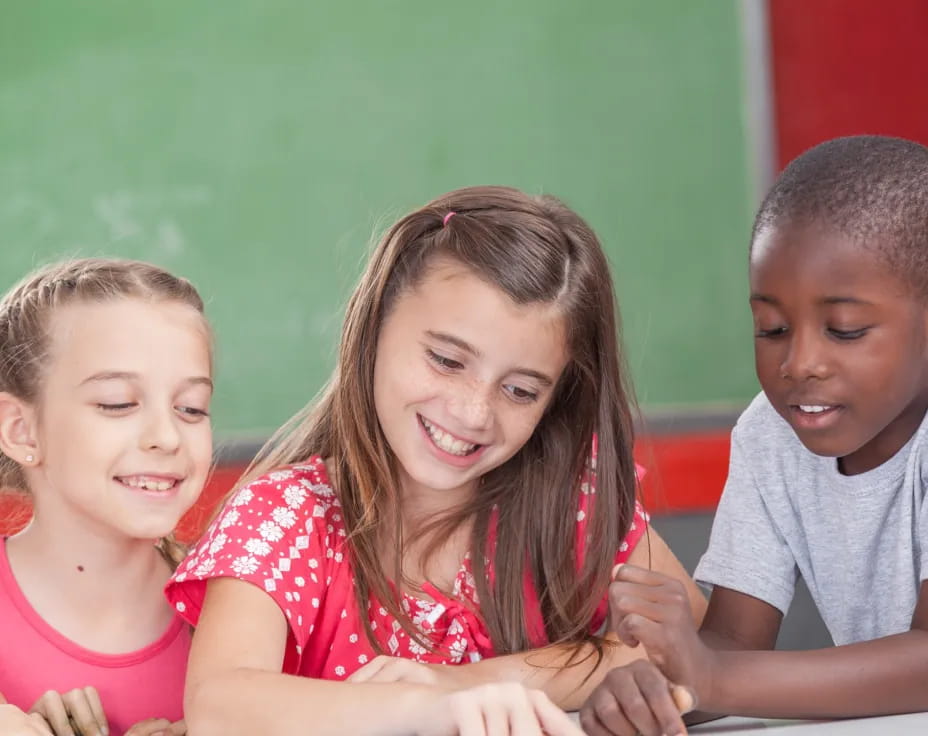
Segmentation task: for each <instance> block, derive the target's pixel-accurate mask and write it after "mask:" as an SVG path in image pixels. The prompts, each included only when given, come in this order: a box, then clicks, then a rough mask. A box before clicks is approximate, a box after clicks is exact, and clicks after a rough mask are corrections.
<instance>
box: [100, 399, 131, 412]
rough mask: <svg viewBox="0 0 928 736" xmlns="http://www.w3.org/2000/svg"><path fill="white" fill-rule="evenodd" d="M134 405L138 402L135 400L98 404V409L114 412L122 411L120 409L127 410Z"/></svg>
mask: <svg viewBox="0 0 928 736" xmlns="http://www.w3.org/2000/svg"><path fill="white" fill-rule="evenodd" d="M134 406H136V403H135V402H134V401H127V402H124V403H122V404H97V408H98V409H102V410H103V411H105V412H112V413H115V412H120V411H127V410H129V409H131V408H132V407H134Z"/></svg>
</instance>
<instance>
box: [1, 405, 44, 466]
mask: <svg viewBox="0 0 928 736" xmlns="http://www.w3.org/2000/svg"><path fill="white" fill-rule="evenodd" d="M0 450H2V451H3V454H4V455H6V456H7V457H8V458H10V459H11V460H13V461H15V462H17V463H19V464H20V465H24V466H30V465H36V464H37V463H38V462H39V447H38V441H37V432H36V413H35V410H34V409H33V408H32V406H31V405H29V404H28V403H26V402H25V401H23V400H22V399H19V398H17V397H15V396H13V394H11V393H9V392H8V391H0Z"/></svg>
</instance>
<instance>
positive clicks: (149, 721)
mask: <svg viewBox="0 0 928 736" xmlns="http://www.w3.org/2000/svg"><path fill="white" fill-rule="evenodd" d="M172 725H173V724H172V723H171V722H170V721H169V720H168V719H167V718H146V719H145V720H144V721H139V722H138V723H136V724H135V725H134V726H132V728H130V729H129V730H128V731H126V733H125V736H155V734H159V736H160V735H162V734H169V733H170V729H171V727H172Z"/></svg>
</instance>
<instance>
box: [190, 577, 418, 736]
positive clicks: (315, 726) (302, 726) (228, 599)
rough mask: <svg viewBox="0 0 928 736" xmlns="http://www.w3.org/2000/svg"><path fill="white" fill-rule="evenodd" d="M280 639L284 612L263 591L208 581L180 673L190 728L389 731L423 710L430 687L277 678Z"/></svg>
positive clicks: (205, 734)
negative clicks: (183, 676) (361, 705)
mask: <svg viewBox="0 0 928 736" xmlns="http://www.w3.org/2000/svg"><path fill="white" fill-rule="evenodd" d="M286 640H287V623H286V620H285V618H284V615H283V613H282V612H281V610H280V609H279V608H278V607H277V605H276V604H275V603H274V601H273V600H272V599H271V598H270V597H269V596H267V595H266V594H265V593H264V592H263V591H261V590H260V589H258V588H256V587H254V586H252V585H250V584H249V583H245V582H242V581H239V580H234V579H230V578H220V579H216V580H211V581H210V582H209V583H208V588H207V594H206V600H205V602H204V606H203V612H202V614H201V616H200V621H199V625H198V627H197V632H196V634H195V636H194V638H193V645H192V648H191V652H190V663H189V666H188V670H187V683H186V689H185V690H186V692H185V698H184V710H185V713H186V717H187V722H188V724H189V727H190V732H191V733H196V734H200V735H201V736H210V735H211V734H228V736H234V734H246V735H248V736H250V735H251V734H255V733H293V734H299V733H307V732H309V724H312V733H314V734H329V733H331V734H344V733H357V734H374V733H390V732H398V731H402V730H403V728H404V726H405V730H406V731H407V732H410V733H411V732H413V730H414V729H412V728H411V727H409V726H408V724H407V723H406V721H407V719H408V718H409V715H410V714H411V713H414V712H415V711H416V710H417V709H422V708H423V707H425V705H426V702H427V700H428V696H427V693H428V691H429V690H430V688H426V687H424V686H421V685H397V684H378V683H370V684H359V685H346V684H344V683H339V682H331V681H326V680H316V679H309V678H305V677H295V676H289V675H283V674H280V671H281V665H282V663H283V657H284V646H285V644H286ZM432 694H433V697H432V699H434V691H433V693H432ZM424 696H425V697H424ZM359 702H363V703H364V708H359V707H358V703H359ZM322 713H324V714H325V717H320V714H322ZM371 713H375V714H376V718H375V719H374V721H373V722H372V721H371V718H370V714H371ZM391 725H392V726H393V727H394V728H395V729H396V730H395V731H393V730H391V729H390V728H389V727H390V726H391Z"/></svg>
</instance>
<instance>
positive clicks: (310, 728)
mask: <svg viewBox="0 0 928 736" xmlns="http://www.w3.org/2000/svg"><path fill="white" fill-rule="evenodd" d="M443 694H444V691H442V690H440V689H437V688H433V687H430V686H424V685H414V684H406V683H346V682H336V681H331V680H318V679H311V678H306V677H295V676H290V675H281V674H277V673H273V672H264V671H259V670H248V669H240V670H231V671H228V672H224V673H221V674H216V675H214V676H212V677H210V678H209V679H207V680H205V681H204V682H203V683H202V684H200V685H199V686H198V687H194V688H193V689H192V691H191V692H189V693H188V695H187V698H186V702H185V711H186V717H187V724H188V727H189V729H190V733H191V734H196V736H213V735H214V734H215V735H216V736H236V735H237V734H242V736H252V735H253V734H256V733H288V734H294V736H301V735H304V734H305V735H306V736H328V735H329V734H332V736H341V735H342V734H345V733H351V734H359V736H391V735H393V734H397V735H399V734H403V735H404V736H405V735H407V734H411V733H415V732H416V731H417V730H418V729H417V726H416V723H414V718H416V717H417V716H418V717H419V718H421V714H422V712H423V710H425V709H426V708H427V707H428V705H429V704H431V703H432V702H434V701H435V700H437V699H438V698H439V697H441V696H442V695H443Z"/></svg>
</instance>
